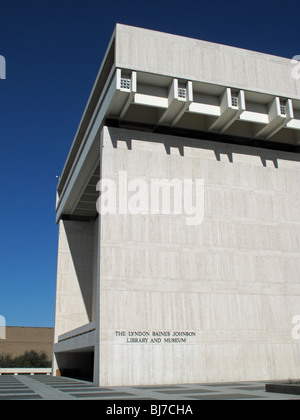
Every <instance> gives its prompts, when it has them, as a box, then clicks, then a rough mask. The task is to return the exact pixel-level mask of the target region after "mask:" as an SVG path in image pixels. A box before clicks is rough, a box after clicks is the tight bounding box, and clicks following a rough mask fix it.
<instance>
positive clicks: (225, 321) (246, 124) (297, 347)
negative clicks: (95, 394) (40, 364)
mask: <svg viewBox="0 0 300 420" xmlns="http://www.w3.org/2000/svg"><path fill="white" fill-rule="evenodd" d="M299 151H300V80H297V79H296V78H294V77H293V73H292V64H291V61H290V60H288V59H285V58H280V57H274V56H270V55H266V54H261V53H257V52H252V51H246V50H241V49H238V48H233V47H228V46H223V45H218V44H213V43H209V42H204V41H199V40H194V39H189V38H184V37H180V36H175V35H169V34H164V33H160V32H155V31H149V30H145V29H140V28H134V27H130V26H125V25H119V24H118V25H117V26H116V28H115V31H114V33H113V36H112V38H111V41H110V43H109V46H108V49H107V52H106V55H105V57H104V59H103V62H102V65H101V68H100V71H99V74H98V76H97V79H96V82H95V84H94V87H93V90H92V92H91V95H90V98H89V101H88V104H87V106H86V109H85V111H84V114H83V117H82V119H81V121H80V124H79V127H78V130H77V133H76V136H75V139H74V141H73V144H72V146H71V149H70V152H69V155H68V158H67V160H66V164H65V167H64V169H63V172H62V175H61V177H60V180H59V184H58V188H57V206H56V215H57V223H59V246H58V268H57V290H56V314H55V334H54V337H55V338H54V358H53V359H54V363H53V374H54V375H55V374H60V373H61V372H63V371H66V370H68V369H70V370H74V369H78V371H80V372H81V374H82V375H84V376H87V377H92V378H93V381H94V383H95V384H97V385H100V386H109V385H111V386H117V385H154V384H177V383H197V382H202V383H203V382H223V381H226V382H228V381H248V380H274V379H284V378H299V376H300V343H299V341H297V340H295V338H293V336H292V328H293V323H292V320H293V317H294V316H295V315H298V314H300V259H299V257H300V194H299V193H300V155H299ZM99 180H102V181H107V180H109V182H110V183H109V182H108V181H107V182H106V184H105V186H106V189H103V183H102V184H99ZM153 180H160V181H162V184H161V185H160V187H161V195H160V196H159V197H160V198H161V200H162V202H163V200H164V193H168V192H169V193H170V201H171V204H170V207H169V209H167V210H170V211H166V208H163V205H162V206H161V207H159V208H157V207H155V206H154V207H153V206H152V203H151V197H152V195H151V194H152V189H151V188H152V182H153ZM185 180H189V181H190V182H191V184H190V185H191V188H192V187H193V188H194V189H193V193H192V201H193V206H192V205H191V206H190V210H191V209H193V210H194V213H192V212H188V210H187V208H186V201H185V199H186V197H187V196H186V195H185V191H186V190H185V189H184V187H185V186H186V185H187V184H185V183H184V182H185ZM197 180H202V183H201V197H200V196H199V197H200V198H201V203H202V205H199V212H200V213H201V217H199V218H198V219H197V222H195V220H193V221H192V220H191V219H189V217H190V218H192V217H194V216H195V215H196V210H198V208H197V209H196V207H197V206H196V205H195V200H197V197H198V196H197V189H195V188H196V181H197ZM175 181H176V182H177V184H176V182H175ZM174 182H175V183H174ZM180 182H181V184H180ZM110 185H111V186H113V187H115V189H112V190H111V191H113V193H112V194H110V193H111V191H110V192H108V190H109V188H108V187H109V186H110ZM163 185H164V186H166V185H167V189H165V190H164V189H163ZM178 185H179V187H181V190H180V189H179V190H176V188H177V187H178ZM141 186H142V187H141ZM101 188H102V189H101ZM141 188H142V189H143V188H145V190H144V191H143V194H142V193H141ZM147 188H148V189H147ZM120 191H121V192H120ZM176 191H177V192H178V191H179V192H180V193H181V196H180V197H181V198H182V202H181V206H179V209H180V208H181V211H178V207H176V206H177V205H178V200H177V201H176V200H175V196H176ZM199 191H200V190H199ZM100 192H101V193H100ZM195 195H196V196H195ZM145 197H146V199H145ZM173 198H174V201H172V200H173ZM177 198H178V197H177ZM108 203H109V206H108ZM159 204H160V205H161V202H160V203H159ZM190 204H191V203H190ZM172 205H173V207H172ZM108 207H109V209H108ZM99 209H100V210H99ZM106 210H107V211H106ZM99 213H100V214H99ZM198 216H199V215H198Z"/></svg>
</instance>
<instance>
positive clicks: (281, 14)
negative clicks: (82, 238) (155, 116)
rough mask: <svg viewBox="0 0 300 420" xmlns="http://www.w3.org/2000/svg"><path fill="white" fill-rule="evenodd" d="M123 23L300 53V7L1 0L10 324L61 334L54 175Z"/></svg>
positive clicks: (1, 272) (3, 207)
mask: <svg viewBox="0 0 300 420" xmlns="http://www.w3.org/2000/svg"><path fill="white" fill-rule="evenodd" d="M116 22H120V23H123V24H128V25H134V26H140V27H144V28H148V29H154V30H159V31H162V32H169V33H174V34H178V35H184V36H188V37H193V38H198V39H202V40H206V41H212V42H217V43H222V44H227V45H232V46H237V47H241V48H246V49H250V50H255V51H260V52H264V53H269V54H274V55H279V56H283V57H287V58H292V57H293V56H294V55H299V54H300V42H299V40H300V33H299V32H300V23H299V22H300V2H299V0H297V1H292V0H291V1H289V0H287V1H284V2H282V1H277V0H272V1H269V0H263V1H262V0H260V1H257V0H253V1H249V2H242V1H230V0H228V1H215V0H209V1H208V0H205V1H202V0H180V1H179V0H151V1H141V0H139V1H135V0H124V1H120V0H115V1H103V0H1V3H0V55H2V56H4V57H5V59H6V65H7V79H6V80H0V142H1V149H0V187H1V199H0V200H1V201H0V216H1V217H0V223H1V231H0V232H1V240H0V315H2V316H4V317H5V318H6V324H7V325H11V326H45V327H51V326H53V325H54V309H55V285H56V257H57V234H58V228H57V226H56V224H55V190H56V185H57V179H56V175H60V173H61V170H62V168H63V165H64V162H65V159H66V157H67V154H68V151H69V148H70V146H71V143H72V141H73V138H74V135H75V132H76V129H77V127H78V124H79V121H80V118H81V115H82V112H83V110H84V107H85V105H86V102H87V99H88V96H89V94H90V91H91V88H92V86H93V83H94V80H95V78H96V75H97V73H98V70H99V67H100V64H101V61H102V58H103V55H104V53H105V50H106V47H107V44H108V42H109V39H110V37H111V35H112V32H113V30H114V26H115V23H116ZM216 65H218V63H216Z"/></svg>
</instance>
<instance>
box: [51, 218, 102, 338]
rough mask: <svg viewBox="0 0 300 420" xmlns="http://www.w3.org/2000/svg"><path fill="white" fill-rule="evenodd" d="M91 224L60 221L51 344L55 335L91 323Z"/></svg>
mask: <svg viewBox="0 0 300 420" xmlns="http://www.w3.org/2000/svg"><path fill="white" fill-rule="evenodd" d="M94 249H95V246H94V224H93V223H87V222H78V221H63V220H62V221H60V223H59V247H58V263H57V285H56V308H55V342H57V338H58V336H59V335H61V334H64V333H66V332H68V331H70V330H73V329H75V328H78V327H81V326H82V325H85V324H88V323H89V322H91V321H93V320H94V318H93V317H94V316H95V310H94V306H95V305H93V295H94V294H93V290H94V287H95V285H94V284H93V283H94V281H93V280H94V259H95V256H94Z"/></svg>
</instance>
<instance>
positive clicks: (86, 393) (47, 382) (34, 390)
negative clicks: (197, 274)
mask: <svg viewBox="0 0 300 420" xmlns="http://www.w3.org/2000/svg"><path fill="white" fill-rule="evenodd" d="M41 399H44V400H89V399H91V400H95V399H98V400H123V401H126V400H190V401H192V400H194V401H195V400H274V399H277V400H292V399H294V400H297V399H298V400H300V396H297V395H287V394H273V393H266V392H265V386H264V384H263V383H261V382H243V383H231V384H209V385H207V384H206V385H201V384H200V385H199V384H193V385H164V386H141V387H107V388H103V387H102V388H99V387H95V386H93V385H92V384H91V383H89V382H85V381H79V380H75V379H70V378H64V377H57V378H54V377H52V376H46V375H35V376H29V375H18V376H12V375H2V376H0V400H41Z"/></svg>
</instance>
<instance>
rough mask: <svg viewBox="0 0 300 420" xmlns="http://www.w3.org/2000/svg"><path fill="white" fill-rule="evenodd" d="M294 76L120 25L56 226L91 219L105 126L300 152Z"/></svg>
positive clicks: (213, 47)
mask: <svg viewBox="0 0 300 420" xmlns="http://www.w3.org/2000/svg"><path fill="white" fill-rule="evenodd" d="M292 69H293V63H292V62H291V60H290V59H287V58H282V57H276V56H272V55H267V54H262V53H258V52H253V51H248V50H243V49H240V48H234V47H229V46H225V45H220V44H215V43H210V42H206V41H200V40H196V39H190V38H186V37H182V36H177V35H170V34H166V33H161V32H156V31H151V30H146V29H141V28H135V27H131V26H126V25H120V24H117V26H116V28H115V31H114V33H113V36H112V38H111V40H110V43H109V46H108V49H107V52H106V54H105V57H104V59H103V62H102V65H101V68H100V71H99V73H98V76H97V79H96V81H95V84H94V87H93V89H92V92H91V95H90V97H89V100H88V103H87V106H86V108H85V111H84V114H83V117H82V119H81V121H80V124H79V127H78V130H77V133H76V136H75V139H74V141H73V144H72V146H71V150H70V153H69V155H68V158H67V161H66V164H65V167H64V169H63V172H62V175H61V177H60V181H59V184H58V195H59V199H58V203H57V220H59V219H60V218H61V217H62V216H63V215H67V216H68V215H74V216H78V217H79V216H81V215H82V216H88V215H91V213H92V212H93V210H92V208H93V209H94V208H95V206H94V201H95V198H96V194H92V193H87V191H90V190H91V188H90V187H91V185H93V186H94V184H95V176H96V174H98V173H99V170H98V169H99V161H100V156H99V147H98V142H99V135H100V131H101V129H102V127H103V125H104V123H105V121H107V120H108V119H109V120H110V121H111V122H114V124H116V125H117V126H122V124H124V125H126V126H130V127H134V125H136V126H137V127H147V130H150V131H159V130H162V129H163V130H165V131H164V132H165V133H167V132H168V130H169V132H170V134H171V133H172V132H174V130H176V129H177V130H181V132H184V131H185V130H186V133H188V132H191V131H192V132H193V135H194V137H195V133H197V132H198V133H199V138H201V135H204V134H203V133H211V134H213V133H214V134H215V135H216V136H217V135H220V136H222V141H224V139H225V140H226V136H228V137H227V138H228V142H231V141H232V139H233V138H244V139H249V140H253V139H255V140H257V141H259V140H261V141H263V142H264V143H263V144H269V145H272V144H277V145H278V147H279V148H280V145H285V146H286V145H288V146H290V147H291V148H292V147H294V149H293V150H294V151H298V149H299V148H298V145H299V144H300V80H299V79H298V80H297V79H296V78H295V77H293V72H292ZM187 136H188V134H187ZM216 139H217V137H216V138H215V140H216ZM256 144H257V143H256ZM89 194H91V195H89ZM83 195H84V198H85V200H83V199H82V196H83ZM92 195H93V197H92ZM89 198H91V201H89V200H88V199H89ZM88 203H89V204H88Z"/></svg>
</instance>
